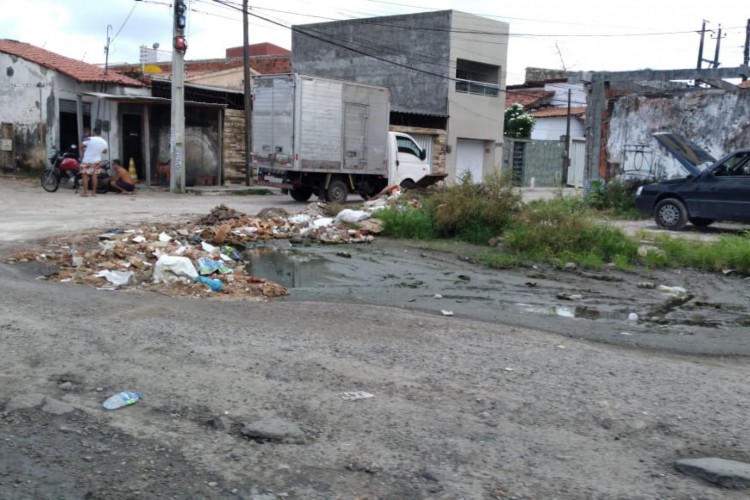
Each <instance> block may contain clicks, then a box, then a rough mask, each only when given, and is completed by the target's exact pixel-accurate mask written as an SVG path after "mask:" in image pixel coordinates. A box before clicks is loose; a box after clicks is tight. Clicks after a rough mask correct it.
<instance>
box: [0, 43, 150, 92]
mask: <svg viewBox="0 0 750 500" xmlns="http://www.w3.org/2000/svg"><path fill="white" fill-rule="evenodd" d="M0 52H5V53H6V54H10V55H14V56H18V57H20V58H22V59H26V60H27V61H31V62H34V63H36V64H39V65H41V66H44V67H46V68H50V69H53V70H55V71H59V72H60V73H63V74H65V75H68V76H69V77H71V78H73V79H74V80H76V81H78V82H82V83H114V84H118V85H125V86H129V87H143V86H145V85H144V84H143V83H142V82H140V81H138V80H136V79H135V78H130V77H128V76H125V75H121V74H119V73H115V72H114V71H112V72H110V73H109V74H106V75H105V74H104V70H103V69H102V68H100V67H99V66H95V65H93V64H89V63H85V62H83V61H77V60H75V59H71V58H69V57H65V56H62V55H60V54H56V53H54V52H50V51H49V50H45V49H43V48H41V47H36V46H34V45H31V44H28V43H23V42H17V41H16V40H8V39H1V40H0Z"/></svg>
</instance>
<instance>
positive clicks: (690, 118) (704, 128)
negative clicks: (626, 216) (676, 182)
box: [607, 89, 750, 178]
mask: <svg viewBox="0 0 750 500" xmlns="http://www.w3.org/2000/svg"><path fill="white" fill-rule="evenodd" d="M610 104H611V105H612V109H611V113H610V120H609V133H608V137H607V160H608V162H609V164H610V166H611V167H612V169H613V172H619V173H620V174H624V175H625V176H627V177H641V178H644V177H657V178H663V177H666V178H669V177H679V176H684V175H685V170H684V169H683V168H682V167H681V166H680V165H679V164H678V163H677V161H676V160H674V159H673V158H672V157H671V156H670V155H669V153H667V152H666V150H664V149H663V148H661V147H660V146H659V145H658V143H657V142H656V139H654V138H653V137H652V135H651V134H653V133H654V132H672V133H676V134H679V135H682V136H684V137H685V138H687V139H689V140H691V141H693V142H694V143H696V144H697V145H698V146H700V147H702V148H703V149H705V150H706V151H707V152H708V153H710V154H711V155H712V156H714V157H715V158H717V159H718V158H720V157H722V156H724V155H725V154H727V153H729V152H731V151H732V150H734V149H737V148H741V147H750V90H745V89H740V90H738V91H731V92H730V91H725V90H711V89H701V90H690V91H680V92H679V93H677V92H675V93H672V94H670V95H665V94H662V95H659V96H643V95H629V96H625V97H620V98H617V99H616V100H613V101H611V102H610Z"/></svg>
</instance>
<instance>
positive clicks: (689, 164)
mask: <svg viewBox="0 0 750 500" xmlns="http://www.w3.org/2000/svg"><path fill="white" fill-rule="evenodd" d="M652 135H653V136H654V138H655V139H656V140H657V141H659V144H661V145H662V146H663V147H664V149H666V150H667V151H669V153H670V154H671V155H672V156H673V157H674V158H675V159H676V160H677V161H678V162H680V165H682V166H683V167H685V170H687V171H688V172H690V174H691V175H693V176H697V175H698V174H700V173H701V171H700V169H699V168H698V165H700V164H702V163H706V162H710V163H715V162H716V158H714V157H713V156H711V155H710V154H708V153H707V152H706V151H705V150H704V149H703V148H701V147H700V146H698V145H697V144H695V143H694V142H692V141H690V140H688V139H685V138H684V137H682V136H680V135H677V134H672V133H669V132H657V133H655V134H652Z"/></svg>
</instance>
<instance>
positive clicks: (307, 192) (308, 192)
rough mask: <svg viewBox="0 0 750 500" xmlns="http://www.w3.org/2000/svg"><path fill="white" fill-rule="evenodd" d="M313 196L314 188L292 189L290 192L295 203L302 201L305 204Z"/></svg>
mask: <svg viewBox="0 0 750 500" xmlns="http://www.w3.org/2000/svg"><path fill="white" fill-rule="evenodd" d="M312 194H313V190H312V188H307V187H303V188H297V189H292V190H291V191H289V196H291V197H292V199H293V200H294V201H301V202H305V201H307V200H309V199H310V197H311V196H312Z"/></svg>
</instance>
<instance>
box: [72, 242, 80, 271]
mask: <svg viewBox="0 0 750 500" xmlns="http://www.w3.org/2000/svg"><path fill="white" fill-rule="evenodd" d="M70 263H71V264H72V265H73V267H81V264H83V257H81V256H80V255H78V250H77V249H76V246H75V245H72V246H71V247H70Z"/></svg>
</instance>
